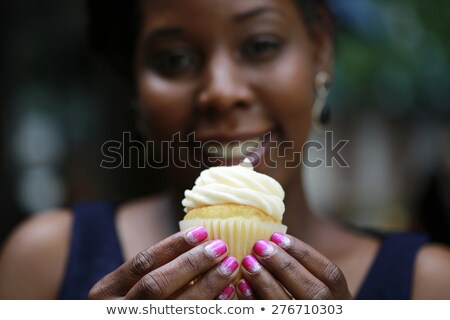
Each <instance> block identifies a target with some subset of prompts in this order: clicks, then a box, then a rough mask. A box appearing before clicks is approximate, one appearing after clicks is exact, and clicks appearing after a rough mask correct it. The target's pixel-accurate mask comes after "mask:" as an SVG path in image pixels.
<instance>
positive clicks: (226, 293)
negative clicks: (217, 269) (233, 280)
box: [217, 284, 236, 300]
mask: <svg viewBox="0 0 450 320" xmlns="http://www.w3.org/2000/svg"><path fill="white" fill-rule="evenodd" d="M235 292H236V290H235V288H234V286H233V285H232V284H229V285H227V286H226V287H225V289H223V290H222V292H221V293H220V294H219V295H218V296H217V300H235V297H236V294H235Z"/></svg>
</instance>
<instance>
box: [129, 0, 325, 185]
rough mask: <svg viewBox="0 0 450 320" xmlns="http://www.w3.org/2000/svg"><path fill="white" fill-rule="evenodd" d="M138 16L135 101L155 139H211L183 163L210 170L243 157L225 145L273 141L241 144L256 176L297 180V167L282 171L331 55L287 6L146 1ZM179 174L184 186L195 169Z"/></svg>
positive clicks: (253, 0)
mask: <svg viewBox="0 0 450 320" xmlns="http://www.w3.org/2000/svg"><path fill="white" fill-rule="evenodd" d="M141 14H142V24H141V29H140V34H139V38H138V44H137V57H136V76H137V94H138V97H139V100H140V103H141V106H142V109H143V110H142V111H143V112H144V115H145V117H146V118H147V120H148V123H149V124H150V129H151V133H152V136H153V137H154V138H155V139H156V140H157V141H164V140H166V141H170V140H172V137H173V135H174V134H177V133H179V134H180V136H181V137H187V136H188V135H189V134H190V133H195V140H196V141H199V142H201V143H205V142H207V141H216V142H215V143H209V146H210V148H203V149H201V148H198V144H197V145H196V144H195V143H190V144H189V147H190V149H188V150H187V152H184V155H182V157H189V159H190V161H191V163H194V162H193V160H194V159H195V160H199V159H201V160H202V161H203V162H205V161H207V159H209V161H210V162H211V160H212V162H213V163H214V164H216V165H217V164H221V163H223V162H226V164H235V163H236V162H237V163H238V162H239V161H240V160H242V158H243V157H244V155H243V154H242V153H241V152H236V150H239V149H234V151H233V153H231V151H230V150H233V149H232V148H228V149H227V148H226V147H225V146H226V145H227V144H228V145H231V146H234V145H236V144H238V143H237V142H234V143H233V144H230V142H231V141H239V142H245V141H248V140H252V141H259V140H262V139H263V137H264V136H266V140H267V137H268V136H267V135H266V134H268V133H270V135H271V138H270V139H271V143H270V148H269V145H268V144H262V143H261V144H259V147H256V145H253V144H251V143H249V144H245V146H246V147H248V146H251V147H254V148H253V149H250V150H251V154H252V155H257V156H255V157H254V160H255V161H256V162H255V163H256V164H257V166H256V170H257V171H260V172H263V173H266V174H268V175H270V176H272V177H274V178H275V179H277V180H278V181H279V182H280V183H281V184H282V185H284V186H285V185H286V184H287V183H288V181H289V180H290V179H291V178H292V177H294V176H295V177H296V179H299V166H298V165H297V167H296V168H287V167H288V166H289V163H288V161H292V160H293V159H294V158H295V155H294V152H300V151H301V147H302V144H303V143H304V142H305V140H306V138H307V136H308V132H309V129H310V123H311V108H312V105H313V101H314V78H315V75H316V74H317V73H318V72H319V71H321V70H325V71H328V72H330V70H328V69H329V66H330V65H331V63H330V60H331V58H330V56H331V55H329V54H328V52H327V50H325V49H324V46H321V45H320V43H324V42H323V41H312V38H311V36H310V35H309V34H308V31H307V28H306V26H305V25H304V23H303V20H302V18H301V15H300V13H299V11H298V9H297V7H296V5H295V4H294V2H293V1H292V0H245V1H242V0H189V1H185V0H143V1H141ZM192 138H193V136H192V135H191V136H190V138H189V140H190V141H191V140H192ZM191 142H192V141H191ZM281 142H284V144H282V145H280V143H281ZM286 142H287V143H286ZM290 143H292V144H290ZM195 146H197V148H194V147H195ZM247 151H248V150H247ZM186 154H188V155H186ZM185 160H187V158H185ZM297 160H299V157H298V156H297ZM172 161H173V159H172ZM207 164H208V163H207ZM209 164H211V163H209ZM188 167H189V165H188ZM182 170H183V172H184V174H183V175H180V179H181V178H182V177H183V176H186V177H187V179H189V180H190V181H186V183H189V184H190V183H192V180H191V179H192V178H193V177H195V176H196V175H197V174H198V170H199V169H195V168H194V169H193V170H192V172H191V175H189V174H186V173H187V172H188V171H187V169H182ZM180 183H182V182H181V181H180Z"/></svg>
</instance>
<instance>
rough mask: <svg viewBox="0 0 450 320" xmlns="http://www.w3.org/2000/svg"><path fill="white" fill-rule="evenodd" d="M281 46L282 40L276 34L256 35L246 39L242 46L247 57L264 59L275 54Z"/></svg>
mask: <svg viewBox="0 0 450 320" xmlns="http://www.w3.org/2000/svg"><path fill="white" fill-rule="evenodd" d="M282 47H283V41H282V40H281V39H279V38H278V37H276V36H270V35H264V36H256V37H253V38H251V39H250V40H248V41H247V42H246V43H245V45H244V48H243V54H244V56H245V57H246V58H247V59H257V60H264V59H268V58H271V57H273V56H274V55H276V54H277V53H278V52H279V51H280V50H281V48H282Z"/></svg>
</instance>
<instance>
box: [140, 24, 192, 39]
mask: <svg viewBox="0 0 450 320" xmlns="http://www.w3.org/2000/svg"><path fill="white" fill-rule="evenodd" d="M183 32H184V30H183V29H182V28H181V27H167V28H160V29H156V30H154V31H152V32H150V34H149V35H148V36H147V37H146V38H147V41H150V40H152V39H157V38H166V37H167V38H170V37H173V36H178V35H180V34H182V33H183Z"/></svg>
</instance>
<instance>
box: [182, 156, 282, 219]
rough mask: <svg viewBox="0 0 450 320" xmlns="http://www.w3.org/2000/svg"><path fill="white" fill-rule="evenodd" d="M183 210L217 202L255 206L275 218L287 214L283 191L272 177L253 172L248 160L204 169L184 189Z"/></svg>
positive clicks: (186, 210)
mask: <svg viewBox="0 0 450 320" xmlns="http://www.w3.org/2000/svg"><path fill="white" fill-rule="evenodd" d="M184 196H185V198H184V199H183V201H182V205H183V206H184V207H185V208H184V211H185V212H189V211H190V210H192V209H194V208H199V207H203V206H210V205H216V204H225V203H235V204H242V205H248V206H253V207H256V208H258V209H260V210H262V211H264V212H265V213H267V214H268V215H270V216H272V217H273V218H275V219H276V220H278V221H280V222H281V220H282V217H283V213H284V203H283V199H284V190H283V188H282V187H281V185H280V184H279V183H278V182H277V181H276V180H275V179H273V178H271V177H269V176H267V175H265V174H262V173H258V172H256V171H254V169H253V166H252V164H251V162H250V161H249V160H248V159H245V160H244V161H243V163H241V165H238V166H231V167H225V166H223V167H212V168H209V169H206V170H204V171H202V172H201V174H200V176H199V177H198V178H197V180H196V181H195V185H194V187H193V188H192V190H186V191H185V192H184Z"/></svg>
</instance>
